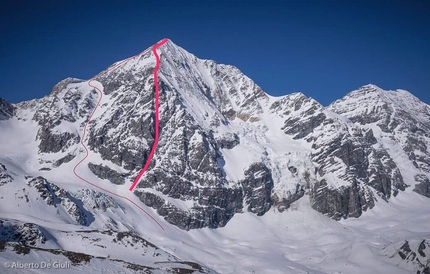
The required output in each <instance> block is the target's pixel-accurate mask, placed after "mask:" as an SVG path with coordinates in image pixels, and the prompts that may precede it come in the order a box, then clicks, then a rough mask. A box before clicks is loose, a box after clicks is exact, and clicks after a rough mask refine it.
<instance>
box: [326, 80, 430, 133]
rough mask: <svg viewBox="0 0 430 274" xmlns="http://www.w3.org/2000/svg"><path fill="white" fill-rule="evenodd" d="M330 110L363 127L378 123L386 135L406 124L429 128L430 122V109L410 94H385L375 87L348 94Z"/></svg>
mask: <svg viewBox="0 0 430 274" xmlns="http://www.w3.org/2000/svg"><path fill="white" fill-rule="evenodd" d="M327 109H328V110H330V111H333V112H335V113H337V114H340V115H344V116H346V117H348V118H349V119H351V120H352V121H354V122H358V123H359V124H362V125H364V124H372V123H377V124H378V125H379V126H380V127H381V129H382V130H383V131H385V132H391V131H392V130H393V129H394V128H396V127H397V126H398V125H399V124H404V123H405V122H406V123H409V124H411V125H412V124H417V123H418V124H420V126H424V127H425V128H428V127H429V123H428V121H429V120H430V106H429V105H427V104H425V103H424V102H422V101H420V100H419V99H418V98H417V97H415V96H414V95H412V94H411V93H410V92H408V91H406V90H401V89H398V90H394V91H393V90H383V89H381V88H379V87H378V86H375V85H372V84H369V85H365V86H362V87H361V88H359V89H357V90H355V91H352V92H350V93H348V94H347V95H346V96H345V97H343V98H342V99H340V100H337V101H335V102H333V103H332V104H330V105H329V106H328V107H327ZM429 129H430V128H429Z"/></svg>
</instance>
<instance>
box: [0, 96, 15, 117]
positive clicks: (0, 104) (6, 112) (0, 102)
mask: <svg viewBox="0 0 430 274" xmlns="http://www.w3.org/2000/svg"><path fill="white" fill-rule="evenodd" d="M14 111H15V108H14V107H13V106H12V104H11V103H9V102H8V101H6V100H5V99H3V98H1V97H0V120H4V119H9V118H10V117H12V116H13V115H14Z"/></svg>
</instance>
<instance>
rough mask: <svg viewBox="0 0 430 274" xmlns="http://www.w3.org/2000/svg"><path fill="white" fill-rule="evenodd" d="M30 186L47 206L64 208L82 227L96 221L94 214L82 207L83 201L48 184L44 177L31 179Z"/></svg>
mask: <svg viewBox="0 0 430 274" xmlns="http://www.w3.org/2000/svg"><path fill="white" fill-rule="evenodd" d="M27 184H28V186H30V187H34V188H35V189H36V191H37V192H38V193H39V195H40V197H41V198H42V199H43V200H44V201H45V202H46V204H47V205H49V206H53V207H56V208H58V207H62V208H64V210H65V211H66V212H67V214H68V215H69V216H70V217H71V218H72V219H73V220H74V221H75V222H76V223H78V224H80V225H89V224H90V220H92V219H94V218H93V216H92V214H91V213H90V212H88V211H87V210H85V208H83V207H81V206H80V204H82V202H81V201H78V200H77V199H75V198H74V197H73V196H72V195H70V193H68V192H67V191H66V190H64V189H63V188H60V187H58V186H57V185H55V184H53V183H50V182H48V181H47V180H46V179H45V178H43V177H40V176H39V177H36V178H32V179H29V181H28V183H27Z"/></svg>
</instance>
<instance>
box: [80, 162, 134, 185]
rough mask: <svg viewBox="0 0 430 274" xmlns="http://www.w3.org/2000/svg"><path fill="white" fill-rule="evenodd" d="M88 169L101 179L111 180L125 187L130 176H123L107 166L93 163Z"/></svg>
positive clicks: (89, 164)
mask: <svg viewBox="0 0 430 274" xmlns="http://www.w3.org/2000/svg"><path fill="white" fill-rule="evenodd" d="M88 168H89V169H90V170H91V171H92V172H93V173H94V174H95V175H96V176H97V177H99V178H100V179H109V181H111V182H112V183H113V184H116V185H123V184H125V179H124V178H125V177H127V175H128V174H123V173H119V172H116V171H115V170H112V169H111V168H109V167H108V166H105V165H101V164H100V165H96V164H93V163H88Z"/></svg>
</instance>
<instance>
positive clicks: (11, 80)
mask: <svg viewBox="0 0 430 274" xmlns="http://www.w3.org/2000/svg"><path fill="white" fill-rule="evenodd" d="M5 2H6V3H5ZM105 2H108V1H95V0H93V1H43V0H42V1H4V2H3V3H2V6H1V8H0V10H1V11H0V30H1V34H2V42H1V44H0V47H1V51H0V52H1V53H0V54H1V56H0V57H1V58H0V60H1V67H0V75H1V77H0V97H4V98H6V99H7V100H9V101H11V102H19V101H22V100H27V99H32V98H40V97H43V96H44V95H46V94H48V93H50V91H51V89H52V87H53V86H54V85H55V84H56V83H57V82H59V81H60V80H62V79H64V78H66V77H76V78H82V79H89V78H91V77H92V76H93V75H95V74H97V73H98V72H100V71H101V70H103V69H104V68H106V67H107V66H109V65H110V64H112V63H113V62H115V61H118V60H121V59H124V58H126V57H129V56H131V55H134V54H136V53H138V52H140V51H142V50H144V49H145V48H147V47H149V46H150V45H152V44H153V43H155V42H156V41H158V40H160V39H162V38H165V37H167V38H170V39H171V40H172V41H173V42H174V43H176V44H177V45H179V46H181V47H183V48H185V49H186V50H188V51H189V52H191V53H194V54H195V55H197V56H198V57H200V58H205V59H213V60H216V61H217V62H218V63H225V64H231V65H235V66H236V67H238V68H239V69H240V70H242V71H243V72H244V73H245V74H246V75H248V76H249V77H250V78H252V79H253V80H254V81H255V82H256V83H257V84H259V85H260V86H261V87H262V88H263V90H264V91H266V92H267V93H269V94H272V95H283V94H288V93H291V92H294V91H301V92H303V93H304V94H306V95H308V96H311V97H313V98H315V99H317V100H318V101H319V102H321V103H322V104H323V105H327V104H329V103H330V102H332V101H334V100H335V99H338V98H341V97H342V96H344V95H345V94H346V93H347V92H349V91H351V90H354V89H356V88H357V87H359V86H362V85H365V84H368V83H373V84H376V85H378V86H380V87H381V88H384V89H397V88H401V89H406V90H409V91H410V92H412V93H413V94H415V95H416V96H417V97H419V98H420V99H421V100H423V101H425V102H426V103H430V62H429V61H430V1H428V0H422V1H420V0H404V1H397V0H391V1H382V0H376V1H364V0H357V1H330V0H327V1H323V0H321V1H306V0H302V1H301V0H297V1H287V0H286V1H252V0H250V1H245V0H243V1H240V0H237V1H232V0H231V1H223V0H218V1H211V0H204V1H161V0H157V1H144V0H140V1H126V0H122V1H112V3H109V4H106V3H105Z"/></svg>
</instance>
